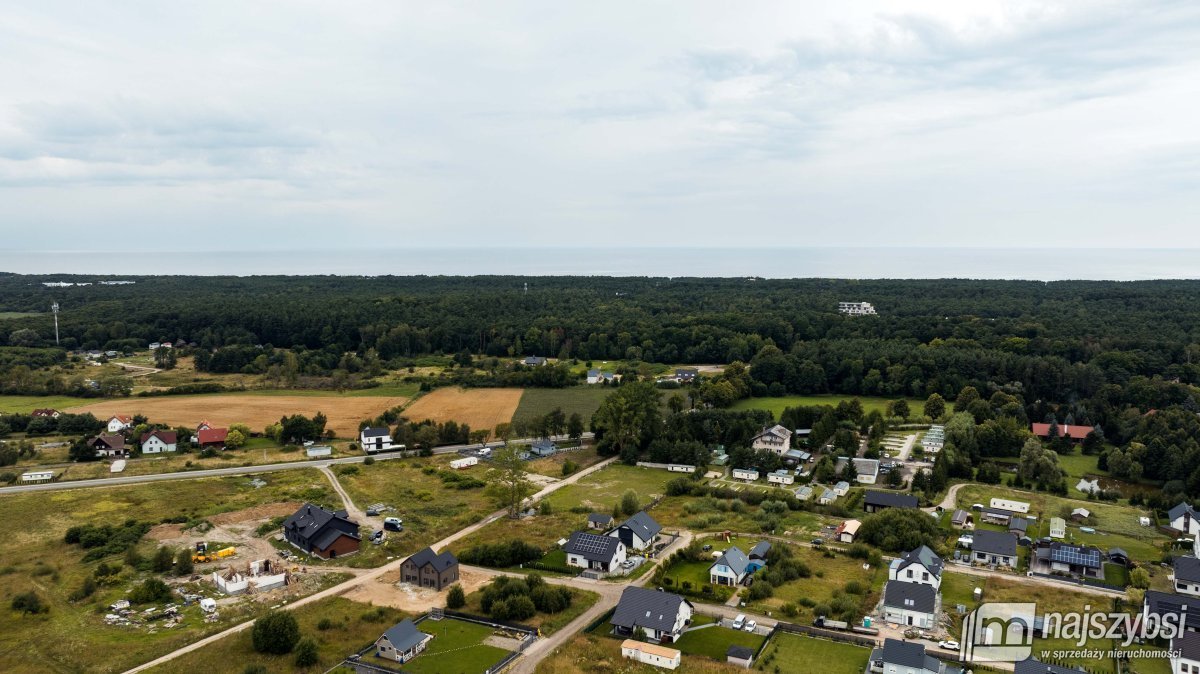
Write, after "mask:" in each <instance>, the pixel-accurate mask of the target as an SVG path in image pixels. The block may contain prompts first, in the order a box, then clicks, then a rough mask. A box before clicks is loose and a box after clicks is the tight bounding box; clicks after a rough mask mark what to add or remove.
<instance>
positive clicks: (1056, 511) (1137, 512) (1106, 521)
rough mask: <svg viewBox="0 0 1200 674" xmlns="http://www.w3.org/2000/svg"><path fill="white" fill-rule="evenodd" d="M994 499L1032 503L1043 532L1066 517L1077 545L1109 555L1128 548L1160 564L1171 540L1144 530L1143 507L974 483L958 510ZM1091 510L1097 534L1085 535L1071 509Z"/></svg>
mask: <svg viewBox="0 0 1200 674" xmlns="http://www.w3.org/2000/svg"><path fill="white" fill-rule="evenodd" d="M992 497H1002V498H1010V499H1015V500H1018V501H1024V502H1026V503H1029V504H1030V513H1031V514H1035V515H1037V517H1038V522H1039V523H1040V524H1041V526H1042V529H1046V528H1048V527H1049V522H1050V518H1051V517H1063V518H1064V519H1066V520H1067V521H1068V526H1067V538H1068V540H1070V541H1071V542H1074V543H1085V544H1090V545H1095V546H1096V547H1098V548H1100V549H1101V550H1103V551H1105V552H1107V551H1108V549H1109V548H1114V547H1117V548H1124V550H1125V551H1126V552H1128V553H1129V554H1130V555H1132V556H1133V557H1134V558H1135V559H1137V560H1139V561H1143V562H1157V561H1159V560H1160V559H1161V558H1162V549H1161V546H1162V545H1163V544H1164V543H1166V542H1168V541H1169V540H1170V539H1169V538H1168V537H1167V536H1165V535H1164V534H1161V533H1159V532H1158V531H1156V530H1155V529H1154V528H1153V527H1143V526H1141V525H1140V524H1139V523H1138V518H1139V517H1141V516H1144V515H1149V514H1150V513H1149V512H1148V511H1146V510H1143V509H1142V508H1135V507H1132V506H1128V505H1119V504H1116V503H1107V502H1104V501H1088V500H1086V499H1073V498H1063V497H1061V496H1055V495H1053V494H1047V493H1045V492H1032V491H1024V490H1017V489H1011V488H1008V487H1001V486H998V485H997V486H988V485H980V484H970V485H967V486H965V487H963V488H962V489H960V490H959V492H958V507H960V508H968V509H969V508H970V507H971V505H972V504H974V503H982V504H984V505H987V504H988V502H989V501H990V499H991V498H992ZM1074 508H1087V509H1088V510H1089V511H1091V513H1092V520H1093V521H1094V524H1093V525H1092V526H1093V527H1094V528H1095V529H1096V533H1094V534H1085V533H1083V532H1081V531H1080V530H1079V527H1077V526H1075V525H1073V524H1070V514H1071V510H1073V509H1074Z"/></svg>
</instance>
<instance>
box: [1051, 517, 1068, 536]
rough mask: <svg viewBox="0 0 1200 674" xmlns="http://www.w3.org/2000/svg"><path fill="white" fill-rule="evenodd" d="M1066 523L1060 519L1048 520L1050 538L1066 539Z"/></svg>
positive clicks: (1052, 518)
mask: <svg viewBox="0 0 1200 674" xmlns="http://www.w3.org/2000/svg"><path fill="white" fill-rule="evenodd" d="M1066 537H1067V521H1066V520H1064V519H1063V518H1061V517H1051V518H1050V538H1066Z"/></svg>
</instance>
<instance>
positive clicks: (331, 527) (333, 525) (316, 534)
mask: <svg viewBox="0 0 1200 674" xmlns="http://www.w3.org/2000/svg"><path fill="white" fill-rule="evenodd" d="M283 537H284V539H286V540H287V542H288V543H291V544H292V545H293V546H295V547H296V548H299V549H300V550H301V551H302V552H306V553H308V554H310V555H316V556H317V557H320V558H322V559H333V558H335V557H344V556H346V555H348V554H351V553H354V552H358V548H359V545H360V544H361V543H362V539H361V538H359V535H358V524H356V523H355V522H354V521H353V520H351V519H350V517H349V515H348V514H347V513H346V511H345V510H337V511H333V510H326V509H324V508H322V507H321V506H318V505H313V504H311V503H305V504H304V505H302V506H300V509H299V510H297V511H296V512H294V513H292V515H291V516H290V517H288V518H287V519H286V520H284V522H283Z"/></svg>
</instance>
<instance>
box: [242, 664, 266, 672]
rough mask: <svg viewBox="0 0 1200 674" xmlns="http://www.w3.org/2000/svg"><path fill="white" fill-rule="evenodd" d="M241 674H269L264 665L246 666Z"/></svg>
mask: <svg viewBox="0 0 1200 674" xmlns="http://www.w3.org/2000/svg"><path fill="white" fill-rule="evenodd" d="M242 674H270V672H269V671H268V670H267V667H266V665H246V668H245V669H243V670H242Z"/></svg>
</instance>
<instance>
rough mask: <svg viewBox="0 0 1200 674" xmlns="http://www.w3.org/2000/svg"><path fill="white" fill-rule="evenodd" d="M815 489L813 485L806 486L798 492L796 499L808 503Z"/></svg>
mask: <svg viewBox="0 0 1200 674" xmlns="http://www.w3.org/2000/svg"><path fill="white" fill-rule="evenodd" d="M812 495H813V488H812V486H811V485H807V484H806V485H804V486H802V487H800V488H799V489H797V490H796V498H797V499H799V500H801V501H807V500H808V499H810V498H812Z"/></svg>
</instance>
